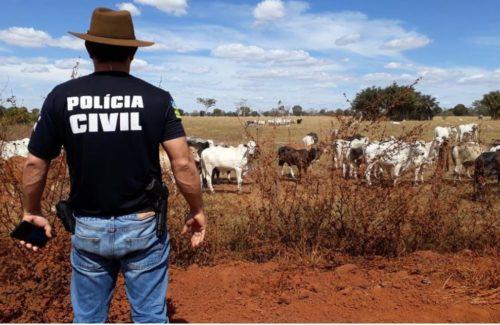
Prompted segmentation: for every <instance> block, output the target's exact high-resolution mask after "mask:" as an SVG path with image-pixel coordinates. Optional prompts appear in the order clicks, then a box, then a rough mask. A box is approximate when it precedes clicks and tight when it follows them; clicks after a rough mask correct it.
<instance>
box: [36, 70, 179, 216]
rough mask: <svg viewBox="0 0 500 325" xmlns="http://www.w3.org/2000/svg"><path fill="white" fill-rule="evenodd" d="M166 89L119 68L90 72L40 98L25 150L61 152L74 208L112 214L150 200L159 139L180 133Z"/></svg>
mask: <svg viewBox="0 0 500 325" xmlns="http://www.w3.org/2000/svg"><path fill="white" fill-rule="evenodd" d="M174 105H175V104H174V103H173V99H172V97H171V96H170V94H169V93H168V92H166V91H164V90H162V89H160V88H157V87H155V86H152V85H150V84H148V83H147V82H145V81H143V80H141V79H138V78H136V77H133V76H131V75H129V74H127V73H124V72H117V71H114V72H113V71H106V72H96V73H93V74H90V75H88V76H85V77H81V78H78V79H74V80H70V81H68V82H66V83H63V84H61V85H59V86H57V87H56V88H54V90H53V91H52V92H51V93H50V94H49V95H48V96H47V98H46V99H45V103H44V104H43V107H42V110H41V113H40V118H39V120H38V122H37V124H36V125H35V127H34V131H33V133H32V135H31V140H30V143H29V146H28V150H29V152H30V153H31V154H33V155H35V156H37V157H39V158H42V159H46V160H51V159H53V158H55V157H57V156H58V155H59V153H60V151H61V146H64V149H65V151H66V155H67V161H68V167H69V173H70V180H71V193H70V202H71V205H72V207H73V208H74V210H75V213H77V214H80V215H92V216H117V215H124V214H129V213H134V212H138V211H141V210H143V209H147V208H149V206H150V204H149V202H148V199H147V197H146V194H145V191H144V189H145V188H146V186H147V185H148V183H149V182H150V181H151V179H152V178H157V179H161V169H160V162H159V149H160V146H159V144H160V143H161V142H163V141H166V140H171V139H175V138H178V137H182V136H184V135H185V133H184V128H183V127H182V123H181V121H180V119H178V118H177V117H176V116H175V112H174V107H173V106H174Z"/></svg>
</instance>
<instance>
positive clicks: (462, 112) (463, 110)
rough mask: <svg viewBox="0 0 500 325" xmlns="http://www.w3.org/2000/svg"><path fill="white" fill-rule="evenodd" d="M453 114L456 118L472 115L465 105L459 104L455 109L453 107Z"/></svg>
mask: <svg viewBox="0 0 500 325" xmlns="http://www.w3.org/2000/svg"><path fill="white" fill-rule="evenodd" d="M451 112H452V113H453V115H455V116H466V115H470V111H469V109H468V108H467V107H466V106H465V105H464V104H458V105H455V107H453V108H452V109H451Z"/></svg>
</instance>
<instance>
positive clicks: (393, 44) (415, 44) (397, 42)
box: [382, 36, 431, 51]
mask: <svg viewBox="0 0 500 325" xmlns="http://www.w3.org/2000/svg"><path fill="white" fill-rule="evenodd" d="M430 42H431V40H430V39H429V38H427V37H425V36H409V37H403V38H396V39H392V40H390V41H387V42H385V43H384V44H383V45H382V48H385V49H389V50H396V51H404V50H409V49H415V48H419V47H424V46H426V45H428V44H429V43H430Z"/></svg>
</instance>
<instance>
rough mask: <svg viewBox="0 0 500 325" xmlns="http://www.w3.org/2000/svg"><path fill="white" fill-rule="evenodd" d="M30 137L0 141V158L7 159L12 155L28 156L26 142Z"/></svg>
mask: <svg viewBox="0 0 500 325" xmlns="http://www.w3.org/2000/svg"><path fill="white" fill-rule="evenodd" d="M29 142H30V139H28V138H25V139H21V140H14V141H5V142H4V141H0V150H2V152H1V158H3V159H5V160H7V159H10V158H12V157H16V156H20V157H28V154H29V152H28V144H29Z"/></svg>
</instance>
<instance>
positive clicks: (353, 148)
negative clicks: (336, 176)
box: [333, 136, 368, 177]
mask: <svg viewBox="0 0 500 325" xmlns="http://www.w3.org/2000/svg"><path fill="white" fill-rule="evenodd" d="M367 145H368V138H367V137H362V136H354V137H349V138H347V139H336V140H334V141H333V162H334V166H335V168H336V169H337V168H339V167H340V165H342V174H343V175H344V177H346V176H347V175H346V172H347V168H349V171H350V175H351V176H354V175H353V173H354V172H355V168H354V167H355V166H354V164H353V162H354V160H357V158H355V157H356V156H358V155H357V153H358V152H359V149H363V150H364V148H365V147H366V146H367ZM358 158H359V157H358Z"/></svg>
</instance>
